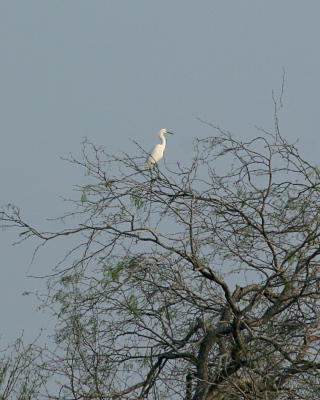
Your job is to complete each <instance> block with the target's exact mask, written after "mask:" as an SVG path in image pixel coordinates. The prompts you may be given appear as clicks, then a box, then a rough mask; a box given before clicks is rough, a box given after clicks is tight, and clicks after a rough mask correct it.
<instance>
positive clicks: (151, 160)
mask: <svg viewBox="0 0 320 400" xmlns="http://www.w3.org/2000/svg"><path fill="white" fill-rule="evenodd" d="M167 133H170V135H173V133H172V132H169V131H168V129H161V130H160V131H159V138H160V139H161V143H159V144H157V145H156V146H155V147H154V149H153V150H152V152H151V154H150V156H149V157H148V161H147V164H146V167H147V168H151V167H152V166H153V165H154V164H156V163H157V162H158V161H160V160H161V158H162V157H163V153H164V150H165V148H166V143H167V141H166V138H165V137H164V135H166V134H167Z"/></svg>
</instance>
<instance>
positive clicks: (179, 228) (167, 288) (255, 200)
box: [2, 102, 320, 400]
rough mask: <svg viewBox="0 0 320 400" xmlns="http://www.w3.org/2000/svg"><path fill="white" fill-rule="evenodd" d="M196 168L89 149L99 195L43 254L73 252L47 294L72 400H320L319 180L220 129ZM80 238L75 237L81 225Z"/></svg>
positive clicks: (285, 150)
mask: <svg viewBox="0 0 320 400" xmlns="http://www.w3.org/2000/svg"><path fill="white" fill-rule="evenodd" d="M212 128H213V129H215V131H216V132H217V135H216V136H213V137H208V138H206V139H203V140H197V141H196V142H195V152H194V158H193V160H192V162H191V163H190V165H189V166H187V167H183V166H181V165H180V164H177V165H176V166H175V167H173V168H168V167H166V166H163V165H161V166H160V167H159V168H158V167H157V166H156V167H155V168H154V169H153V170H152V171H149V170H146V169H144V163H145V154H144V153H143V151H142V150H141V156H139V157H131V156H129V155H121V156H120V157H117V156H114V155H108V154H106V153H105V151H104V150H103V149H102V148H97V147H96V146H94V145H93V144H90V143H87V142H86V143H84V144H83V157H82V158H81V159H80V160H79V159H75V158H73V157H71V158H70V161H71V162H72V163H74V164H76V165H77V166H80V167H83V168H84V169H85V171H86V174H87V175H88V176H89V184H88V185H84V186H80V187H77V190H78V192H77V193H79V195H78V198H79V200H72V204H73V206H74V209H73V211H71V212H70V213H68V214H66V215H65V216H64V217H63V218H64V220H65V221H69V222H68V224H69V225H66V226H69V227H67V228H64V229H62V230H60V231H57V232H41V231H39V230H38V229H36V228H35V227H33V226H31V225H30V224H28V223H26V222H25V221H24V220H23V218H22V217H21V216H20V212H19V210H18V209H17V208H15V207H11V208H10V209H8V210H4V211H3V213H2V223H3V224H4V225H6V226H11V227H12V226H14V227H18V228H19V229H21V235H22V236H21V239H28V238H37V239H39V246H42V245H43V244H45V243H47V242H48V241H52V240H54V239H56V238H66V239H67V238H70V237H71V238H72V237H73V238H74V240H75V241H76V242H73V243H76V244H75V245H73V247H72V248H70V251H69V252H68V253H67V254H66V255H65V257H64V258H63V259H62V260H61V261H60V262H59V264H58V265H57V266H56V268H55V271H54V273H55V274H56V275H55V276H54V277H51V278H50V279H49V280H48V288H49V292H48V293H49V295H48V298H47V300H46V301H47V306H48V307H49V308H51V309H52V311H53V312H54V313H55V315H56V316H57V330H56V333H55V341H56V343H57V350H56V352H54V353H51V354H48V355H47V357H48V362H47V368H48V369H50V371H51V372H52V373H53V374H54V375H55V381H56V382H60V383H59V388H60V389H59V393H58V394H56V395H55V396H53V395H51V396H52V397H50V398H59V399H113V400H115V399H147V398H148V399H185V400H211V399H215V400H217V399H219V400H236V399H237V400H238V399H246V400H247V399H250V400H253V399H263V400H271V399H272V400H276V399H282V400H284V399H286V400H289V399H295V400H296V399H304V400H306V399H314V400H316V399H318V398H319V397H320V390H319V383H320V382H319V377H320V374H319V372H320V359H319V340H320V325H319V322H320V321H319V310H320V309H319V282H320V281H319V277H320V263H319V255H320V246H319V245H320V239H319V236H320V219H319V211H320V171H319V170H318V168H317V167H316V166H314V165H312V164H310V163H309V162H308V161H306V160H305V159H303V158H302V156H301V155H300V154H299V152H298V149H297V148H296V146H295V145H292V144H289V143H288V142H287V141H286V140H285V139H284V138H283V137H282V136H281V135H280V132H279V127H278V109H277V103H276V102H275V130H274V132H267V131H263V130H260V132H259V136H257V137H255V138H254V139H252V140H249V141H246V142H244V141H239V140H236V139H235V138H234V137H233V136H232V135H231V134H229V133H228V132H225V131H223V130H221V129H220V128H218V127H214V126H212ZM74 224H75V225H74Z"/></svg>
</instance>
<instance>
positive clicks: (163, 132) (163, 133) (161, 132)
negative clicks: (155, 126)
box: [159, 129, 173, 136]
mask: <svg viewBox="0 0 320 400" xmlns="http://www.w3.org/2000/svg"><path fill="white" fill-rule="evenodd" d="M167 133H170V135H173V133H172V132H170V131H168V129H161V130H160V132H159V136H160V135H165V134H167Z"/></svg>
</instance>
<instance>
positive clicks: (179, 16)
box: [0, 0, 320, 337]
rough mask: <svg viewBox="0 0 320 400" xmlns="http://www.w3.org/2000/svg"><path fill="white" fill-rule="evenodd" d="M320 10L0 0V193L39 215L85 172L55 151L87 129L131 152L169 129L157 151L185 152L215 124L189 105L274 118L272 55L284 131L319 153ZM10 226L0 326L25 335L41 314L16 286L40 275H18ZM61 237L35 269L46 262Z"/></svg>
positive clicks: (25, 251) (297, 5)
mask: <svg viewBox="0 0 320 400" xmlns="http://www.w3.org/2000/svg"><path fill="white" fill-rule="evenodd" d="M319 15H320V2H319V1H316V0H314V1H311V0H308V1H305V2H302V1H299V0H282V1H279V0H269V1H256V0H251V1H248V0H242V1H238V0H232V1H231V0H230V1H222V0H220V1H215V0H200V1H194V0H180V1H177V0H174V1H172V0H171V1H167V0H165V1H161V2H159V1H150V0H143V1H142V0H139V1H138V0H136V1H132V0H127V1H111V0H110V1H107V0H105V1H97V0H91V1H87V0H85V1H84V0H68V1H63V0H61V1H54V0H51V1H44V0H38V1H34V0H28V1H23V0H21V1H16V0H7V1H1V2H0V54H1V63H0V72H1V80H0V93H1V95H0V132H1V145H0V152H1V157H0V163H1V164H0V166H1V196H0V204H1V205H3V204H5V203H7V202H13V203H15V204H17V205H19V206H21V208H22V211H23V213H24V215H25V216H26V218H27V219H28V220H30V221H33V222H34V223H36V224H39V225H41V226H44V222H43V220H44V218H46V217H54V216H57V215H59V214H61V213H62V212H63V210H64V204H63V203H62V202H61V201H60V199H59V196H60V195H64V196H70V195H71V193H72V186H73V185H74V184H77V183H81V182H82V181H83V179H84V177H83V175H82V172H81V171H78V170H76V169H75V168H72V167H70V166H69V165H67V164H65V163H64V162H62V161H61V160H60V159H59V156H66V155H68V153H69V152H74V153H79V150H80V142H81V140H82V139H83V137H85V136H87V137H88V138H89V139H90V140H91V141H93V142H95V143H96V144H102V145H104V146H106V148H107V149H108V151H109V152H114V151H120V150H125V151H128V152H132V153H133V154H134V152H135V151H136V150H135V147H134V145H133V143H132V142H131V141H130V139H135V140H137V141H138V142H139V143H141V144H142V145H143V146H144V147H145V148H146V149H150V148H152V147H153V146H154V144H155V143H156V142H157V138H156V133H157V131H158V130H159V129H160V128H169V129H170V130H172V131H174V132H176V135H175V136H174V137H170V138H168V139H169V145H168V148H167V152H166V160H167V162H175V161H176V160H179V161H181V162H184V161H187V160H188V159H190V158H191V157H192V139H193V138H194V137H205V136H208V135H210V134H212V133H213V132H212V131H211V130H210V129H209V128H208V127H206V126H204V125H202V124H201V123H200V122H199V121H198V120H197V119H196V118H197V117H200V118H202V119H205V120H207V121H209V122H213V123H215V124H217V125H220V126H221V127H223V128H225V129H228V130H230V131H231V132H233V133H234V134H235V135H237V136H238V137H243V138H246V137H250V136H253V135H254V134H255V132H256V131H255V128H254V126H255V125H258V126H263V127H265V128H269V129H272V126H273V121H272V112H273V109H272V107H273V105H272V100H271V91H272V89H275V91H279V89H280V85H281V77H282V68H285V70H286V90H285V99H284V110H283V112H282V115H281V128H282V133H283V135H284V136H285V137H287V138H288V139H289V140H290V141H294V140H295V139H297V138H300V147H301V149H302V150H303V152H304V154H305V156H306V157H307V158H309V159H310V160H311V161H313V162H317V161H318V150H317V149H318V148H319V142H320V139H319V137H320V135H319V132H318V130H319V128H318V127H319V122H320V121H319V120H320V116H319V92H320V90H319V89H320V87H319V86H320V80H319V71H320V52H319V37H320V27H319ZM13 238H14V237H13V235H12V234H11V233H9V232H4V233H2V232H1V241H0V251H1V256H2V257H1V271H2V274H1V280H0V288H1V290H0V300H1V304H2V307H1V310H0V318H1V322H2V324H1V331H0V334H3V335H4V337H10V336H13V337H15V336H16V335H17V334H18V333H19V332H20V331H21V330H22V329H23V328H24V329H25V331H26V333H27V334H28V335H30V336H32V335H33V332H34V331H35V328H36V327H38V326H47V325H48V321H47V320H46V317H45V316H44V315H38V314H36V313H35V305H36V302H35V301H34V300H32V298H29V297H27V298H25V297H22V296H21V293H22V292H23V291H24V290H26V289H29V288H36V287H38V286H39V287H43V283H41V282H40V281H38V280H30V279H26V278H25V274H26V272H27V270H28V267H29V262H30V260H31V255H32V250H33V249H32V246H31V243H29V244H28V245H23V246H20V247H11V246H10V242H11V241H12V240H13ZM58 248H59V244H57V248H53V247H51V248H49V249H48V251H47V252H45V253H44V256H41V257H40V259H39V261H38V262H37V263H36V264H35V265H34V266H33V267H32V268H31V269H32V271H33V272H34V273H41V271H48V270H49V268H50V266H51V265H52V262H53V261H52V260H53V255H54V254H55V253H56V252H57V251H58ZM51 257H52V259H51Z"/></svg>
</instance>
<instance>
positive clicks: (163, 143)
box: [159, 132, 166, 146]
mask: <svg viewBox="0 0 320 400" xmlns="http://www.w3.org/2000/svg"><path fill="white" fill-rule="evenodd" d="M159 137H160V139H161V144H162V146H165V145H166V138H165V137H164V134H163V133H162V132H161V133H160V135H159Z"/></svg>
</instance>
